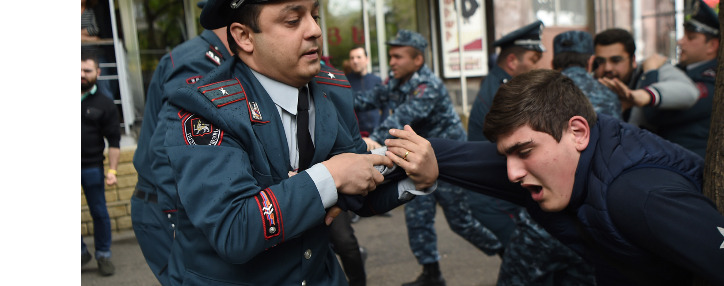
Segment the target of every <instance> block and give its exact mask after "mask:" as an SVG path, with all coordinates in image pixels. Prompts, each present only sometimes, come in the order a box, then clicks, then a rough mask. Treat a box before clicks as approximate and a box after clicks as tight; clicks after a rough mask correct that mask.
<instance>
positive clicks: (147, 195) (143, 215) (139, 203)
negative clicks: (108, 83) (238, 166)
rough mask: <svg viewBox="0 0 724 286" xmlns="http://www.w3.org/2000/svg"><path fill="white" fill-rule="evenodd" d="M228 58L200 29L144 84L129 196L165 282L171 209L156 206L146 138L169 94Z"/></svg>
mask: <svg viewBox="0 0 724 286" xmlns="http://www.w3.org/2000/svg"><path fill="white" fill-rule="evenodd" d="M230 57H231V55H230V54H229V52H228V50H227V49H226V48H225V46H224V44H223V43H222V42H221V40H220V39H219V37H217V36H216V34H214V32H212V31H209V30H204V31H203V32H202V33H201V35H199V36H198V37H195V38H193V39H191V40H189V41H186V42H184V43H182V44H181V45H179V46H177V47H176V48H174V49H173V50H172V51H171V52H169V53H168V54H166V55H164V56H163V57H162V58H161V60H160V61H159V63H158V66H157V67H156V71H155V72H154V75H153V78H152V79H151V83H150V84H149V86H148V92H147V95H146V107H145V112H144V116H143V124H142V125H141V133H140V136H139V138H138V144H137V148H136V152H135V154H134V156H133V165H134V167H135V168H136V171H137V172H138V183H137V184H136V190H135V192H134V195H133V197H132V198H131V221H132V223H133V230H134V233H135V234H136V238H137V239H138V244H139V246H140V247H141V251H142V252H143V255H144V257H145V258H146V262H147V263H148V265H149V267H150V268H151V271H152V272H153V274H154V275H155V276H156V278H157V279H158V280H159V281H160V282H161V283H162V284H166V279H167V277H166V276H167V271H166V270H167V269H166V267H167V264H168V258H169V255H170V251H171V244H172V242H173V227H174V226H173V223H172V216H173V209H174V208H173V207H170V206H165V207H161V206H159V204H158V191H157V186H156V185H157V183H156V181H155V177H154V176H153V175H152V173H151V170H150V169H151V163H152V162H153V159H154V155H153V154H152V152H151V151H150V148H151V146H152V145H151V143H150V140H151V137H152V136H153V133H154V131H155V130H156V124H157V123H158V113H159V112H160V111H161V106H162V105H163V104H164V103H165V102H166V100H167V98H168V96H169V94H170V93H172V92H174V91H175V90H176V89H178V88H180V87H182V86H186V85H191V84H194V83H196V82H197V81H198V80H199V79H201V78H202V77H203V76H204V75H205V74H206V73H208V72H209V71H211V70H213V69H214V68H216V67H218V66H219V65H220V64H221V62H223V61H224V60H226V59H229V58H230Z"/></svg>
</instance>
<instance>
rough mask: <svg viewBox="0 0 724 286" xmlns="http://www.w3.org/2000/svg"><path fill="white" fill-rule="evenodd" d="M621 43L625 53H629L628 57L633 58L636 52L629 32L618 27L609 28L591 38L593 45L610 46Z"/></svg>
mask: <svg viewBox="0 0 724 286" xmlns="http://www.w3.org/2000/svg"><path fill="white" fill-rule="evenodd" d="M617 43H618V44H622V45H623V47H624V49H625V50H626V53H628V55H629V59H630V60H633V57H634V54H635V53H636V43H635V42H634V39H633V36H631V33H629V32H628V31H626V30H624V29H620V28H611V29H608V30H605V31H603V32H600V33H598V34H597V35H596V37H594V38H593V46H594V47H595V46H598V45H601V46H610V45H613V44H617Z"/></svg>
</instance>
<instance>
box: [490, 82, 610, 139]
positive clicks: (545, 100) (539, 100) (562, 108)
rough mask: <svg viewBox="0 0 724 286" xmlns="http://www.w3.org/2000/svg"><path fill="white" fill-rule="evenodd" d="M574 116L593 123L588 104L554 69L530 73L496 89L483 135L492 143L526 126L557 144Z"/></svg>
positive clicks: (591, 109)
mask: <svg viewBox="0 0 724 286" xmlns="http://www.w3.org/2000/svg"><path fill="white" fill-rule="evenodd" d="M532 94H535V96H532ZM551 103H555V104H551ZM576 115H580V116H582V117H583V118H585V119H586V120H587V121H588V122H589V124H590V125H594V124H596V118H597V117H596V112H594V111H593V106H592V105H591V102H590V101H589V100H588V98H587V97H586V96H585V95H584V94H583V92H581V90H580V89H579V88H578V87H577V86H576V85H575V83H573V81H572V80H571V79H570V78H568V77H566V76H564V75H562V74H561V73H560V72H558V71H554V70H534V71H532V72H527V73H524V74H521V75H519V76H517V77H515V78H513V79H512V80H511V81H509V82H508V83H506V84H504V85H502V86H500V88H499V89H498V92H497V93H496V94H495V98H494V99H493V105H492V107H491V109H490V113H488V116H487V117H485V123H484V125H483V133H484V134H485V137H487V138H488V139H490V141H491V142H496V141H497V139H498V137H499V136H502V135H506V134H508V133H510V132H512V131H514V130H515V129H517V128H518V127H521V126H523V125H526V124H527V125H529V126H530V127H531V128H532V129H533V130H535V131H540V132H545V133H548V134H550V135H551V136H553V138H555V139H556V141H560V140H561V135H562V134H563V130H564V129H565V127H566V125H567V124H568V120H569V119H570V118H571V117H573V116H576Z"/></svg>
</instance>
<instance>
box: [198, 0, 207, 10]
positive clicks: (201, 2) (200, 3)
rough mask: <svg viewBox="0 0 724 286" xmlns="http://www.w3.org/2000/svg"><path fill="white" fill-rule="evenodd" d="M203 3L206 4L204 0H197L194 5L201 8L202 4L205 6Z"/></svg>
mask: <svg viewBox="0 0 724 286" xmlns="http://www.w3.org/2000/svg"><path fill="white" fill-rule="evenodd" d="M205 5H206V1H199V2H197V3H196V6H197V7H199V8H201V9H204V6H205Z"/></svg>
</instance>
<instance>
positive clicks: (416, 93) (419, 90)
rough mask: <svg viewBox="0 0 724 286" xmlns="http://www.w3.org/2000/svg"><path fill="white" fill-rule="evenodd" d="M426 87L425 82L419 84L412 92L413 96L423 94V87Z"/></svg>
mask: <svg viewBox="0 0 724 286" xmlns="http://www.w3.org/2000/svg"><path fill="white" fill-rule="evenodd" d="M426 88H427V85H426V84H421V85H419V86H418V87H417V89H415V91H414V92H413V93H412V96H414V97H417V98H419V97H421V96H422V95H423V94H425V89H426Z"/></svg>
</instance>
